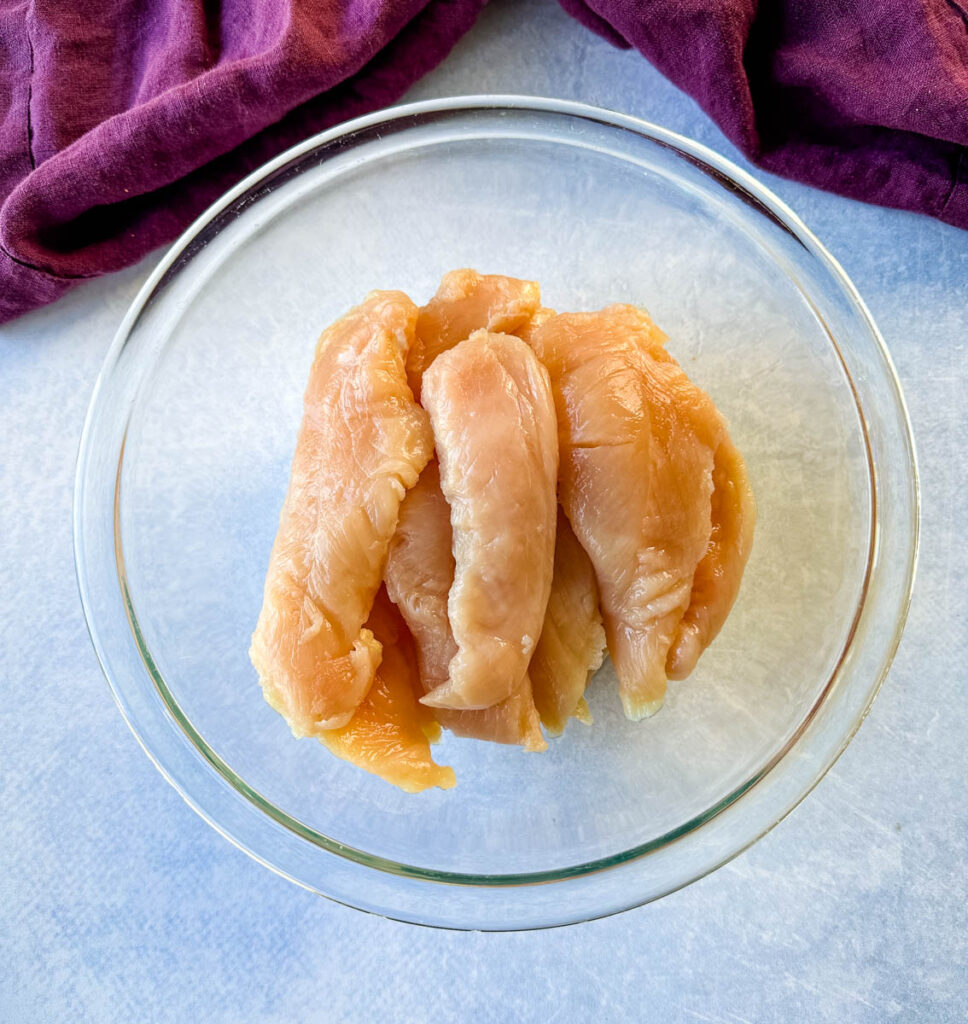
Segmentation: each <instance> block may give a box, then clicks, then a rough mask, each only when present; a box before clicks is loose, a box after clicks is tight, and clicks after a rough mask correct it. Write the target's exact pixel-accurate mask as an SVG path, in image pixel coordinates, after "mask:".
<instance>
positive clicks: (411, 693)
mask: <svg viewBox="0 0 968 1024" xmlns="http://www.w3.org/2000/svg"><path fill="white" fill-rule="evenodd" d="M367 626H368V627H369V629H370V631H371V632H372V633H373V635H374V636H375V637H376V639H377V641H378V642H379V643H380V644H381V646H382V648H383V660H382V661H381V662H380V667H379V668H378V669H377V671H376V678H375V679H374V680H373V685H372V686H371V687H370V690H369V692H368V693H367V695H366V697H364V699H363V703H362V704H360V706H359V707H358V708H357V709H356V713H355V714H354V715H353V717H352V718H351V719H350V721H349V723H348V724H347V725H344V726H343V727H342V728H340V729H334V730H332V731H329V732H321V733H320V734H319V738H320V740H321V741H322V742H323V744H324V745H325V746H326V747H327V748H328V749H329V751H330V752H331V753H333V754H335V755H336V756H337V757H340V758H342V759H343V760H344V761H349V762H350V764H355V765H356V766H357V767H358V768H362V769H363V770H364V771H367V772H370V773H371V774H372V775H378V776H379V777H380V778H381V779H384V780H385V781H386V782H389V783H391V784H392V785H394V786H399V788H400V789H402V790H404V792H406V793H419V792H421V791H422V790H424V789H429V788H430V787H431V786H439V787H440V788H441V789H452V788H453V787H454V786H455V785H456V784H457V780H456V778H455V777H454V770H453V769H452V768H447V767H443V766H441V765H438V764H435V763H434V760H433V758H432V757H431V756H430V744H431V742H434V741H436V740H437V739H439V738H440V726H439V725H438V724H437V722H436V721H435V720H434V714H433V712H432V711H431V709H430V708H426V707H424V706H423V705H422V704H421V703H420V702H419V699H418V698H419V697H420V694H421V693H422V692H423V691H422V690H421V689H420V679H419V676H418V672H417V656H416V652H415V651H414V646H413V640H412V639H411V637H410V633H409V632H408V630H407V627H406V625H405V624H404V622H403V620H402V619H401V618H400V613H399V612H398V611H397V609H396V608H394V606H393V605H392V604H391V603H390V600H389V598H388V597H387V595H386V591H385V590H383V589H382V588H381V589H380V590H379V591H378V593H377V596H376V600H375V601H374V604H373V609H372V611H371V612H370V617H369V619H367Z"/></svg>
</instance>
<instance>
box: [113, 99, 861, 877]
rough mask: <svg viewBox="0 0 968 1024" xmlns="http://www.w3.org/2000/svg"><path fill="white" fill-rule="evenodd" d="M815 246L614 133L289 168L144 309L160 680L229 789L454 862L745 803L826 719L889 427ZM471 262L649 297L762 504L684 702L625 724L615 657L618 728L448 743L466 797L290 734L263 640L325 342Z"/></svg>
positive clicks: (304, 821)
mask: <svg viewBox="0 0 968 1024" xmlns="http://www.w3.org/2000/svg"><path fill="white" fill-rule="evenodd" d="M781 236H783V238H785V239H786V240H783V241H781V240H780V239H781ZM797 259H798V257H797V247H796V245H795V244H793V243H790V242H789V239H788V238H786V236H785V234H784V232H782V231H781V230H780V229H779V228H778V227H777V226H776V225H774V224H772V223H771V222H770V221H769V219H768V218H766V217H764V216H763V214H762V211H758V210H755V209H753V207H752V205H751V204H750V201H749V199H748V197H745V196H743V195H742V194H741V193H740V192H739V191H737V190H735V189H730V188H727V187H724V186H723V183H722V182H719V181H717V180H715V177H713V176H710V174H709V173H708V171H703V170H700V169H697V168H696V167H695V166H693V165H692V164H691V163H690V162H689V161H687V160H684V159H682V158H681V157H680V156H679V155H677V154H673V153H671V152H669V151H668V149H667V148H665V147H663V146H662V145H660V144H658V143H654V142H652V143H649V144H648V145H642V142H641V140H639V141H637V142H635V143H634V145H633V143H632V142H631V140H629V141H625V140H623V139H622V138H621V137H620V133H617V132H616V131H615V129H614V128H611V127H607V126H596V125H595V124H593V123H592V124H588V125H584V126H583V127H582V130H581V131H575V130H574V129H573V127H572V128H568V127H565V126H561V125H558V124H556V125H554V126H551V125H549V124H545V123H544V122H543V121H542V120H541V119H540V118H537V117H535V116H533V115H532V116H530V117H529V115H526V114H523V113H522V114H519V115H517V116H515V117H507V116H506V115H505V116H504V117H503V118H502V117H500V116H498V115H497V114H494V115H492V116H490V117H489V118H488V119H486V121H482V120H474V119H473V118H470V117H468V118H467V119H466V122H460V123H453V122H448V123H447V124H446V125H440V124H438V123H435V122H434V121H433V120H430V121H428V122H427V123H424V124H420V125H416V126H411V127H410V128H409V129H408V131H407V133H405V134H400V133H394V132H390V133H384V134H381V133H376V134H369V135H366V134H364V135H362V136H360V137H359V138H357V139H356V140H354V141H353V144H352V145H345V144H344V145H343V147H342V148H341V149H339V150H337V151H335V152H334V151H332V150H330V151H328V152H327V153H326V154H325V159H323V154H321V153H319V152H314V153H310V154H309V155H308V156H306V157H304V158H302V159H301V160H299V161H297V162H296V163H295V164H294V165H290V166H288V167H287V168H286V169H285V170H284V171H283V172H280V173H279V174H277V175H276V176H274V177H270V178H269V179H268V180H267V181H266V182H265V183H264V185H263V186H262V187H261V188H260V189H259V190H257V191H256V192H255V193H254V195H253V196H251V197H250V199H249V200H248V201H247V202H246V203H242V204H235V206H233V207H232V208H230V209H229V210H226V211H225V212H224V213H223V214H222V215H221V216H220V217H218V218H217V219H216V220H215V221H214V222H213V223H212V224H211V225H209V227H208V228H206V230H205V231H204V232H203V233H202V234H201V235H200V236H199V238H198V239H197V240H196V242H195V243H194V244H193V246H192V247H191V248H190V250H189V251H188V252H187V254H186V255H185V256H184V257H183V259H182V260H180V261H179V262H178V263H176V264H175V265H174V267H173V268H172V270H170V271H169V273H168V275H167V276H166V279H165V281H164V283H163V288H161V289H160V290H159V294H158V296H157V297H156V298H155V299H153V300H152V305H151V306H150V307H149V308H148V310H147V312H146V314H145V315H144V316H143V317H142V320H141V322H140V323H139V325H138V327H137V330H138V331H139V332H140V334H141V336H142V340H141V343H140V344H141V346H142V347H141V354H140V356H139V359H141V360H142V361H143V372H139V374H138V375H137V386H136V390H135V393H134V395H133V399H132V404H131V407H130V411H129V416H128V419H127V431H126V435H125V442H124V446H123V450H122V454H121V463H120V467H119V476H118V480H119V484H118V490H117V496H116V515H117V524H118V530H119V538H120V539H119V546H118V565H119V570H120V574H121V576H122V578H123V582H124V586H125V589H126V594H127V598H128V601H129V604H130V614H131V616H132V620H133V623H134V625H135V627H136V632H137V634H138V640H139V643H140V645H141V647H142V649H143V654H144V657H145V658H146V660H147V661H148V663H149V664H150V665H151V666H152V668H153V671H154V673H155V685H156V686H157V687H158V694H159V696H158V699H159V700H161V699H164V700H166V701H168V702H169V704H170V705H171V707H172V708H173V709H174V711H175V713H176V717H181V718H183V719H184V722H185V723H187V727H188V731H189V732H190V733H192V742H193V743H195V744H196V745H198V746H199V748H200V750H201V751H202V752H203V753H204V756H206V757H207V758H209V760H211V759H212V758H215V759H218V760H219V761H220V762H222V763H223V764H224V765H225V766H227V768H228V770H229V772H230V774H231V775H234V776H235V779H234V781H232V782H231V783H228V782H227V783H226V784H227V785H228V784H234V785H236V786H239V787H241V788H243V789H246V790H247V795H248V798H249V799H251V800H253V801H254V802H255V803H256V804H259V805H261V806H264V807H266V808H268V810H269V812H270V813H271V814H272V815H274V816H276V817H279V818H280V819H284V820H286V821H288V822H290V823H291V825H292V824H295V825H297V826H298V828H299V829H301V830H303V831H304V834H305V835H307V836H309V838H310V839H312V837H313V836H314V835H318V836H320V837H325V838H326V839H328V840H332V841H335V842H336V843H339V844H343V845H345V846H346V847H350V848H352V849H354V850H357V851H361V852H362V853H364V854H365V855H367V856H372V857H379V858H384V859H385V860H387V861H390V862H395V863H399V864H404V865H413V866H417V867H420V868H424V869H427V870H429V871H431V872H435V873H460V874H462V875H465V876H466V875H480V876H484V875H507V874H513V873H532V872H552V873H554V872H558V871H564V870H566V869H568V868H573V867H575V866H577V865H582V864H587V863H589V862H592V861H599V860H602V859H607V858H620V857H621V856H623V855H624V854H625V853H626V852H627V851H630V850H633V849H636V848H641V847H643V846H646V847H647V846H649V845H661V844H664V843H667V842H668V841H669V840H670V839H672V838H673V837H675V836H677V835H679V834H681V833H682V832H683V831H684V830H688V829H689V828H691V827H692V826H693V825H694V824H695V823H696V822H697V821H699V820H702V819H703V818H704V817H705V816H708V815H709V814H711V813H713V812H714V811H715V810H716V809H717V808H718V807H720V806H722V805H723V804H724V803H728V802H729V801H730V800H731V799H732V798H733V797H734V796H735V795H736V794H737V793H738V792H741V791H742V790H743V788H744V787H745V786H747V785H748V784H749V783H750V782H751V781H753V780H754V779H756V778H757V777H758V775H759V773H761V772H762V771H763V770H764V768H766V767H767V766H769V765H770V764H771V763H772V762H773V761H775V759H776V758H777V757H778V755H780V754H781V753H782V752H783V751H784V749H785V748H786V746H787V745H788V744H790V742H791V740H792V739H793V737H794V736H795V734H796V733H797V731H798V729H800V728H801V727H802V726H803V724H804V723H805V722H806V721H807V720H808V718H809V717H810V715H811V714H812V713H813V710H814V708H815V707H816V705H817V703H818V701H819V700H820V699H821V697H822V695H823V693H824V690H825V688H826V687H827V686H828V683H829V681H830V679H831V677H832V675H833V673H834V672H835V670H836V668H837V666H838V664H839V662H840V660H841V658H842V656H843V653H844V650H845V647H846V646H847V644H848V641H849V638H850V636H851V633H852V630H853V628H854V624H855V620H856V616H857V611H858V606H859V602H860V601H861V598H862V595H863V593H864V590H865V586H866V581H867V575H868V571H869V559H870V553H871V543H872V542H871V538H872V530H873V513H872V495H873V490H872V481H871V472H870V460H869V455H868V448H867V443H866V440H865V429H864V421H863V418H862V417H861V416H860V415H859V411H858V405H857V401H856V398H855V393H854V389H853V387H852V382H851V380H850V378H849V377H848V375H847V373H846V372H845V368H844V365H843V363H842V361H841V358H840V355H839V353H838V350H837V347H836V345H835V344H834V343H833V342H832V338H831V326H830V322H829V316H828V314H827V312H826V311H825V310H824V309H822V308H819V307H818V298H817V294H816V289H814V288H813V287H812V284H811V281H810V279H809V274H808V273H807V271H805V270H803V269H802V267H800V266H799V265H798V263H797ZM461 266H472V267H475V268H477V269H480V270H482V271H487V272H497V273H506V274H511V275H516V276H521V277H527V278H533V279H536V280H538V281H539V282H540V283H541V285H542V291H543V297H544V301H545V303H546V304H548V305H551V306H554V307H556V308H559V309H594V308H597V307H600V306H602V305H604V304H607V303H610V302H615V301H625V302H633V303H637V304H641V305H644V306H646V307H648V309H649V310H650V311H651V313H652V315H653V317H654V318H655V320H656V321H657V322H658V323H659V324H660V325H661V326H662V327H663V328H664V329H665V330H666V331H667V333H668V334H669V336H670V339H671V341H670V345H669V347H670V350H671V351H672V353H673V354H674V355H675V356H676V358H678V359H679V361H680V362H681V363H682V364H683V366H684V367H685V369H686V370H687V372H688V373H689V374H690V375H691V376H692V377H693V379H694V380H696V381H697V382H698V383H699V384H700V385H701V386H703V387H704V388H705V389H706V390H707V391H708V392H709V393H710V394H711V395H712V396H713V398H714V400H715V401H716V403H717V404H718V405H719V407H720V408H721V409H722V410H723V411H724V412H725V414H726V416H727V417H728V419H729V422H730V425H731V430H732V434H733V437H734V439H735V441H736V442H737V444H738V445H739V447H740V449H741V450H742V452H743V453H744V455H745V456H746V459H747V462H748V465H749V469H750V473H751V476H752V480H753V485H754V488H755V492H756V496H757V501H758V505H759V522H758V526H757V532H756V540H755V545H754V549H753V554H752V557H751V560H750V563H749V566H748V569H747V572H746V577H745V580H744V583H743V588H742V593H741V596H740V599H739V601H738V603H737V605H736V608H735V610H734V612H733V614H732V616H731V617H730V619H729V622H728V623H727V626H726V628H725V629H724V630H723V632H722V634H721V635H720V637H719V639H718V640H717V641H716V642H715V644H714V645H713V646H712V648H711V649H710V650H709V651H708V652H707V653H706V655H705V656H704V657H703V658H702V660H701V662H700V665H699V667H698V669H697V670H696V672H695V673H694V674H693V676H692V677H691V678H689V679H688V680H686V681H684V682H681V683H673V684H671V685H670V692H669V696H668V701H667V705H666V707H665V708H664V709H663V711H662V712H661V713H660V714H659V715H657V716H656V717H655V718H653V719H651V720H649V721H645V722H642V723H638V724H633V723H629V722H626V721H625V720H624V719H623V717H622V715H621V710H620V707H619V704H618V698H617V694H616V689H615V680H614V676H613V674H612V672H611V669H610V668H609V667H608V666H607V664H606V667H605V668H603V670H602V671H601V672H600V673H599V674H598V676H597V677H596V678H595V679H594V680H593V681H592V683H591V685H590V687H589V703H590V706H591V709H592V712H593V715H594V724H592V725H591V726H585V725H582V724H581V723H578V722H573V723H572V724H571V725H570V726H569V727H568V729H567V730H566V733H565V735H564V736H563V737H562V738H560V739H557V740H552V741H551V743H550V749H549V751H548V752H547V753H546V754H543V755H529V754H525V753H523V752H521V751H518V750H515V749H508V748H503V747H496V746H491V745H487V744H479V743H475V742H473V741H468V740H460V739H455V738H453V737H449V736H447V737H445V739H444V740H443V742H442V743H441V744H440V745H439V746H438V747H437V748H436V756H437V758H438V760H440V761H442V762H443V763H448V764H451V765H453V766H454V768H455V770H456V772H457V775H458V779H459V784H458V787H457V789H456V790H454V791H450V792H446V793H445V792H441V791H431V792H428V793H425V794H422V795H418V796H408V795H405V794H403V793H400V792H398V791H396V790H395V789H393V788H391V787H390V786H388V785H386V784H385V783H382V782H380V781H379V780H377V779H375V778H372V777H371V776H368V775H366V774H364V773H363V772H362V771H360V770H358V769H355V768H353V767H351V766H349V765H346V764H344V763H342V762H340V761H338V760H337V759H335V758H334V757H332V756H331V755H330V754H329V753H327V751H325V750H324V749H323V748H322V747H321V746H320V745H319V744H318V743H316V742H314V741H311V740H299V741H297V740H295V739H293V738H292V736H291V735H290V734H289V731H288V728H287V727H286V725H285V723H284V722H283V721H282V719H281V718H280V717H279V716H278V715H277V714H276V713H275V712H273V711H272V710H271V709H270V708H269V707H268V706H267V705H266V704H265V702H264V701H263V699H262V696H261V693H260V690H259V687H258V684H257V681H256V676H255V673H254V671H253V669H252V667H251V666H250V664H249V661H248V657H247V650H248V645H249V638H250V635H251V633H252V629H253V627H254V624H255V621H256V617H257V615H258V612H259V607H260V603H261V595H262V583H263V579H264V574H265V569H266V564H267V558H268V554H269V549H270V546H271V544H272V540H273V537H274V534H275V529H276V525H277V521H278V514H279V508H280V504H281V501H282V497H283V495H284V493H285V489H286V482H287V475H288V466H289V460H290V457H291V454H292V448H293V444H294V441H295V433H296V429H297V427H298V424H299V420H300V414H301V400H302V391H303V387H304V384H305V379H306V374H307V371H308V368H309V364H310V361H311V358H312V353H313V346H314V342H315V340H316V337H317V336H318V334H319V332H320V330H321V329H322V327H323V326H325V325H326V324H327V323H328V322H329V321H331V320H332V319H333V318H335V317H336V316H338V315H340V314H341V313H342V312H343V311H345V310H346V309H347V308H348V307H349V306H351V305H353V304H355V303H356V302H357V301H359V299H360V298H361V297H362V296H363V295H364V294H365V293H366V292H367V291H368V290H370V289H372V288H400V289H403V290H405V291H407V292H408V293H409V294H410V295H411V296H412V297H413V298H414V299H415V300H416V301H418V302H421V301H424V300H426V299H427V298H428V297H429V296H430V295H431V294H432V292H433V291H434V289H435V287H436V283H437V281H438V280H439V278H440V276H441V274H442V273H444V272H445V271H446V270H448V269H451V268H454V267H461Z"/></svg>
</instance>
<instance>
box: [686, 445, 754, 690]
mask: <svg viewBox="0 0 968 1024" xmlns="http://www.w3.org/2000/svg"><path fill="white" fill-rule="evenodd" d="M755 526H756V502H755V501H754V499H753V489H752V487H751V486H750V482H749V477H748V475H747V472H746V464H745V463H744V462H743V457H742V456H741V455H740V453H739V452H738V451H737V449H736V446H735V445H734V444H733V442H732V441H731V440H730V439H729V438H728V437H724V438H723V440H722V441H721V442H720V444H719V447H718V448H717V449H716V455H715V458H714V461H713V496H712V532H711V534H710V537H709V545H708V546H707V548H706V553H705V554H704V555H703V558H702V561H701V562H700V563H699V565H698V566H697V567H696V575H695V577H694V578H693V581H692V594H691V595H690V599H689V607H688V608H687V609H686V613H685V615H683V617H682V621H681V622H680V623H679V627H678V629H677V630H676V635H675V639H674V640H673V642H672V647H671V648H670V649H669V654H668V656H667V658H666V673H667V675H668V676H669V678H670V679H685V677H686V676H687V675H689V673H690V672H691V671H692V670H693V669H694V668H695V667H696V662H697V661H698V660H699V656H700V655H701V654H702V652H703V651H704V650H705V649H706V648H707V647H708V646H709V645H710V644H711V643H712V642H713V640H715V639H716V636H717V634H718V633H719V631H720V629H722V627H723V623H724V622H725V621H726V617H727V616H728V615H729V613H730V611H731V609H732V607H733V603H734V602H735V600H736V595H737V594H738V593H739V585H740V583H741V582H742V579H743V570H744V569H745V567H746V560H747V559H748V558H749V554H750V549H751V548H752V546H753V530H754V528H755Z"/></svg>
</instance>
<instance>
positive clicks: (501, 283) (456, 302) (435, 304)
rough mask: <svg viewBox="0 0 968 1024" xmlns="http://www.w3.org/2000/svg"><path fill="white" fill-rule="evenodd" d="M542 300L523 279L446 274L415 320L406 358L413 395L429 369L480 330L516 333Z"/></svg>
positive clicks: (463, 272) (470, 272)
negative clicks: (411, 342) (444, 353)
mask: <svg viewBox="0 0 968 1024" xmlns="http://www.w3.org/2000/svg"><path fill="white" fill-rule="evenodd" d="M540 302H541V290H540V289H539V288H538V285H537V284H536V283H535V282H534V281H519V280H518V279H517V278H515V277H502V276H501V275H500V274H479V273H478V272H477V271H476V270H452V271H451V272H450V273H449V274H444V277H443V280H442V281H441V282H440V287H439V288H438V289H437V294H436V295H435V296H434V297H433V298H432V299H431V300H430V301H429V302H428V303H427V305H426V306H422V307H421V308H420V311H419V315H418V316H417V338H416V341H415V343H414V345H413V347H412V348H411V349H410V355H409V356H408V358H407V374H408V375H409V378H410V386H411V387H412V388H413V393H414V394H415V395H417V397H418V398H419V397H420V388H421V383H422V381H423V375H424V372H425V371H426V369H427V367H428V366H430V364H431V363H432V362H433V361H434V360H435V359H436V358H437V356H439V355H440V354H441V352H446V351H447V350H448V349H451V348H453V347H454V346H455V345H456V344H457V343H458V342H459V341H463V340H464V339H465V338H469V337H470V336H471V335H472V334H473V333H474V331H476V330H479V329H480V330H485V331H492V332H493V333H495V334H515V333H517V331H518V330H519V329H520V328H522V327H524V326H525V325H526V324H527V322H528V320H529V319H530V317H531V315H532V314H533V313H534V311H535V310H536V309H537V308H538V305H539V304H540Z"/></svg>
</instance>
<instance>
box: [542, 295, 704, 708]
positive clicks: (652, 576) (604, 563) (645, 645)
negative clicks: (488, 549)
mask: <svg viewBox="0 0 968 1024" xmlns="http://www.w3.org/2000/svg"><path fill="white" fill-rule="evenodd" d="M526 338H527V340H528V341H529V342H530V344H531V345H532V346H533V347H534V350H535V352H536V353H537V355H538V358H539V359H540V360H541V362H542V363H543V364H544V365H545V367H546V368H547V369H548V372H549V374H550V377H551V381H552V387H553V391H554V396H555V404H556V407H557V412H558V424H559V431H560V434H559V446H560V471H559V494H560V499H561V503H562V506H563V507H564V510H565V513H566V515H567V516H568V519H569V521H570V523H571V525H572V528H573V529H574V531H575V535H576V537H577V538H578V540H579V541H580V543H581V545H582V547H583V548H584V549H585V551H586V552H587V554H588V556H589V558H590V559H591V562H592V565H593V566H594V569H595V575H596V578H597V580H598V585H599V590H600V594H601V604H602V612H603V618H604V622H605V631H606V636H607V638H608V648H609V652H610V654H611V656H612V661H613V664H614V665H615V670H616V673H617V675H618V677H619V684H620V695H621V698H622V703H623V706H624V708H625V713H626V715H627V716H628V717H629V718H632V719H639V718H642V717H645V716H646V715H650V714H653V713H654V712H655V711H657V710H658V709H659V707H661V706H662V703H663V700H664V697H665V690H666V672H665V665H666V657H667V655H668V652H669V648H670V646H671V645H672V643H673V640H674V637H675V634H676V629H677V627H678V625H679V622H680V620H681V619H682V616H683V614H684V612H685V610H686V608H687V607H688V605H689V600H690V594H691V590H692V582H693V577H694V575H695V572H696V567H697V565H698V564H699V562H700V560H701V559H702V557H703V555H704V553H705V551H706V547H707V544H708V541H709V537H710V531H711V511H710V507H711V503H710V499H711V494H712V467H713V453H714V451H715V450H716V448H717V447H718V444H719V441H720V439H721V437H722V436H723V433H724V429H723V424H722V419H721V417H720V416H719V414H718V413H717V411H716V409H715V408H714V406H713V405H712V402H711V401H710V400H709V398H708V397H707V396H706V395H705V394H704V393H703V392H702V391H700V389H699V388H697V387H695V385H693V384H692V383H691V382H690V381H689V380H688V378H687V377H686V376H685V374H684V373H683V372H682V370H681V369H680V368H679V366H678V364H677V363H676V362H675V361H674V360H673V359H672V358H671V356H668V355H667V354H666V353H665V351H664V350H663V349H662V347H661V343H662V340H664V336H663V335H662V334H661V332H659V331H658V329H657V328H655V327H654V325H652V322H651V320H650V319H649V318H648V316H647V314H645V313H644V312H643V311H640V310H635V309H633V308H632V307H623V306H617V307H610V308H609V309H606V310H603V311H602V312H600V313H570V314H557V315H550V316H549V315H545V314H542V315H541V316H539V317H537V318H536V320H535V322H534V323H533V324H532V327H531V329H530V330H528V331H527V333H526Z"/></svg>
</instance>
